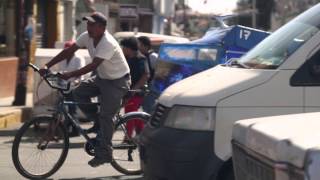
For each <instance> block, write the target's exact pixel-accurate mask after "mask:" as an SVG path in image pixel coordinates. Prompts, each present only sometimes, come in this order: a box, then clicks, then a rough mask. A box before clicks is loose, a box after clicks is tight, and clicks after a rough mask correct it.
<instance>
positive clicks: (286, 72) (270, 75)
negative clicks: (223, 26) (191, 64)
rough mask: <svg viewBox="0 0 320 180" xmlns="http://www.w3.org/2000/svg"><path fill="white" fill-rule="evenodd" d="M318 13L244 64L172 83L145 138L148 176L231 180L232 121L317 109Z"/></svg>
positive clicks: (281, 32)
mask: <svg viewBox="0 0 320 180" xmlns="http://www.w3.org/2000/svg"><path fill="white" fill-rule="evenodd" d="M319 14H320V4H318V5H316V6H314V7H313V8H310V9H309V10H307V11H306V12H304V13H303V14H301V15H299V16H298V17H296V18H294V19H293V20H292V21H290V22H289V23H287V24H286V25H284V26H283V27H281V28H280V29H278V30H277V31H276V32H273V33H272V34H271V35H270V36H268V37H267V38H266V39H264V40H263V41H262V42H261V43H259V44H258V45H257V46H255V47H254V48H253V49H251V50H250V51H249V52H248V53H247V54H245V55H244V56H242V57H241V58H240V59H238V60H235V61H231V62H230V63H229V64H222V65H217V66H215V67H214V68H211V69H208V70H206V71H202V72H200V73H198V74H196V75H193V76H190V77H188V78H186V79H184V80H182V81H179V82H177V83H175V84H173V85H171V86H169V87H168V88H167V89H166V90H165V91H164V92H163V93H162V94H161V96H160V97H159V99H158V104H157V106H156V110H155V112H154V114H153V116H152V118H151V120H150V122H149V123H148V125H147V126H146V127H145V129H144V131H143V132H142V135H141V144H142V148H143V149H144V152H145V155H144V156H143V157H144V162H145V176H146V179H184V180H193V179H201V180H207V179H208V180H209V179H210V180H215V179H217V180H218V179H219V180H220V179H228V180H229V179H234V178H233V166H232V153H231V136H232V126H233V124H234V122H236V121H238V120H241V119H248V118H256V117H263V116H272V115H284V114H295V113H303V112H312V111H320V96H319V92H320V78H319V77H320V76H319V75H317V74H320V73H318V72H320V71H319V69H320V68H319V67H317V66H319V59H320V45H319V39H320V31H319V27H320V16H319ZM247 36H250V35H247ZM313 69H314V70H313Z"/></svg>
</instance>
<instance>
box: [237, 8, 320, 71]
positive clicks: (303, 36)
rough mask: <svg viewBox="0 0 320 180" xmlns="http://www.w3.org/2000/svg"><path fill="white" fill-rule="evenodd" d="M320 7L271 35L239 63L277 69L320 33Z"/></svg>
mask: <svg viewBox="0 0 320 180" xmlns="http://www.w3.org/2000/svg"><path fill="white" fill-rule="evenodd" d="M319 13H320V5H317V6H315V7H314V8H312V9H310V10H308V11H307V12H306V13H303V14H302V15H301V16H299V17H297V18H295V19H294V20H292V21H291V22H289V23H287V24H286V25H284V26H283V27H281V28H280V29H279V30H277V31H276V32H275V33H273V34H271V35H270V36H269V37H267V38H266V39H265V40H264V41H262V42H261V43H260V44H258V45H257V46H256V47H255V48H253V49H252V50H251V51H249V52H248V53H247V54H246V55H244V56H243V57H242V58H241V59H240V60H239V61H238V62H239V63H241V64H244V65H245V66H247V67H248V68H254V69H277V68H278V67H279V66H280V65H281V64H282V63H283V62H284V61H285V60H286V59H287V58H288V57H289V56H290V55H291V54H292V53H294V52H295V51H296V50H297V49H299V47H300V46H301V45H303V44H304V43H305V42H307V41H308V40H309V39H310V38H311V37H313V36H314V35H315V34H316V33H318V32H319V24H320V17H319Z"/></svg>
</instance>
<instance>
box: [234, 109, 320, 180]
mask: <svg viewBox="0 0 320 180" xmlns="http://www.w3.org/2000/svg"><path fill="white" fill-rule="evenodd" d="M319 120H320V113H319V112H315V113H302V114H292V115H282V116H269V117H262V118H254V119H247V120H241V121H237V122H236V123H235V125H234V126H233V135H232V156H233V166H234V170H235V178H236V179H237V180H246V179H254V180H264V179H268V180H290V179H291V180H319V179H320V171H319V168H320V131H319V127H320V121H319Z"/></svg>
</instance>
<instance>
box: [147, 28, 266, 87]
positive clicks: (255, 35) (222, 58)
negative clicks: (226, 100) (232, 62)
mask: <svg viewBox="0 0 320 180" xmlns="http://www.w3.org/2000/svg"><path fill="white" fill-rule="evenodd" d="M269 34H270V33H268V32H265V31H261V30H257V29H253V28H249V27H244V26H239V25H236V26H230V27H226V28H215V29H210V30H209V31H208V32H207V33H206V34H205V35H204V36H203V37H202V38H200V39H197V40H195V41H191V42H188V43H178V44H177V43H163V44H161V46H160V49H159V59H158V62H157V66H156V72H155V77H154V81H153V84H152V90H153V91H155V92H157V93H161V92H162V91H163V90H164V89H165V88H167V87H168V86H169V85H171V84H173V83H175V82H177V81H179V80H182V79H184V78H186V77H188V76H191V75H193V74H196V73H198V72H201V71H203V70H206V69H208V68H211V67H213V66H215V65H217V64H222V63H225V62H226V61H228V60H229V59H230V58H239V57H240V56H242V55H243V54H245V53H246V52H247V51H248V50H250V49H251V48H253V47H254V46H255V45H256V44H258V43H259V42H260V41H262V40H263V39H264V38H266V37H267V36H268V35H269Z"/></svg>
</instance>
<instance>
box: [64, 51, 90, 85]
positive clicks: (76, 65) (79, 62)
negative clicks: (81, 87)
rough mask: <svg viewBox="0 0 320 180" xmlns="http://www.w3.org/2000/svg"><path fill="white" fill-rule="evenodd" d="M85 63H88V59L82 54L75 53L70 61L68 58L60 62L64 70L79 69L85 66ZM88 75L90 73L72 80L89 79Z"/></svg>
mask: <svg viewBox="0 0 320 180" xmlns="http://www.w3.org/2000/svg"><path fill="white" fill-rule="evenodd" d="M85 65H86V60H85V59H84V58H83V57H82V56H79V55H76V54H75V55H74V56H73V57H72V58H71V60H70V61H69V63H68V62H67V60H64V61H62V62H60V63H59V69H60V71H62V72H70V71H75V70H78V69H80V68H82V67H84V66H85ZM88 77H90V73H87V74H84V75H82V76H80V77H79V78H71V79H70V81H74V80H76V79H79V80H84V79H87V78H88Z"/></svg>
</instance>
